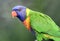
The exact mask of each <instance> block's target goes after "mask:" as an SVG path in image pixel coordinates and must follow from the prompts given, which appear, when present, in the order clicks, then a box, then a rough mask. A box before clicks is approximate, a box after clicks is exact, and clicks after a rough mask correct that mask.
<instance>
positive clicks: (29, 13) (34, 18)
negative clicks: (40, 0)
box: [13, 6, 60, 41]
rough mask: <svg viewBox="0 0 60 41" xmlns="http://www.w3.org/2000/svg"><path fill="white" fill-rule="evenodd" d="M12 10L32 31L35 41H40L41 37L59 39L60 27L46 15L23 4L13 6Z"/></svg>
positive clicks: (57, 40)
mask: <svg viewBox="0 0 60 41" xmlns="http://www.w3.org/2000/svg"><path fill="white" fill-rule="evenodd" d="M17 8H18V9H17ZM21 8H23V9H21ZM15 9H17V10H15ZM13 10H14V11H15V12H16V13H17V18H19V17H20V18H19V19H20V20H21V21H22V22H23V24H24V25H25V26H26V28H27V29H28V30H30V31H32V32H34V34H35V36H36V38H37V41H42V40H43V39H45V40H48V39H52V40H54V41H60V30H59V29H60V28H59V26H58V25H56V23H55V22H54V21H53V20H52V19H51V18H50V17H49V16H48V15H46V14H43V13H41V12H37V11H33V10H31V9H28V8H27V7H24V6H18V7H17V6H15V7H14V8H13ZM18 10H20V11H18ZM21 17H23V18H21ZM22 19H24V20H22Z"/></svg>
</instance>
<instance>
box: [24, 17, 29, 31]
mask: <svg viewBox="0 0 60 41" xmlns="http://www.w3.org/2000/svg"><path fill="white" fill-rule="evenodd" d="M23 24H24V25H25V26H26V28H27V29H28V30H30V17H28V18H27V19H26V20H25V21H24V22H23Z"/></svg>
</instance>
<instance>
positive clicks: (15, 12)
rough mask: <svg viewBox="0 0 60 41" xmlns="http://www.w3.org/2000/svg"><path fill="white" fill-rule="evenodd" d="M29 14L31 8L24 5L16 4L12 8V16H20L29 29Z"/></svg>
mask: <svg viewBox="0 0 60 41" xmlns="http://www.w3.org/2000/svg"><path fill="white" fill-rule="evenodd" d="M28 15H29V9H28V8H26V7H24V6H15V7H13V8H12V17H13V18H14V17H17V18H19V19H20V20H21V21H22V22H23V24H24V25H25V26H26V27H27V29H28V30H30V17H28Z"/></svg>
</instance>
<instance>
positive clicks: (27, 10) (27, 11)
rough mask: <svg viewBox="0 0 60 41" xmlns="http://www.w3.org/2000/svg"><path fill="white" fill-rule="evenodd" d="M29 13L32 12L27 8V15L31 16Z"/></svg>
mask: <svg viewBox="0 0 60 41" xmlns="http://www.w3.org/2000/svg"><path fill="white" fill-rule="evenodd" d="M29 12H30V10H29V9H28V8H26V15H27V16H29Z"/></svg>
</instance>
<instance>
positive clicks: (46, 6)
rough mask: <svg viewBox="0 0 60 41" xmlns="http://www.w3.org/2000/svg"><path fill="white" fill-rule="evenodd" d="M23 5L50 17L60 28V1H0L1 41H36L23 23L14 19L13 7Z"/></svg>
mask: <svg viewBox="0 0 60 41" xmlns="http://www.w3.org/2000/svg"><path fill="white" fill-rule="evenodd" d="M16 5H23V6H26V7H28V8H30V9H32V10H36V11H39V12H42V13H45V14H47V15H49V16H50V17H51V18H52V19H53V20H54V21H55V23H56V24H57V25H58V26H60V0H0V41H34V39H35V36H34V35H32V33H31V32H29V31H28V30H27V29H26V28H25V27H24V25H23V24H22V22H21V21H19V20H18V19H17V18H14V19H12V17H11V11H12V7H14V6H16Z"/></svg>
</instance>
